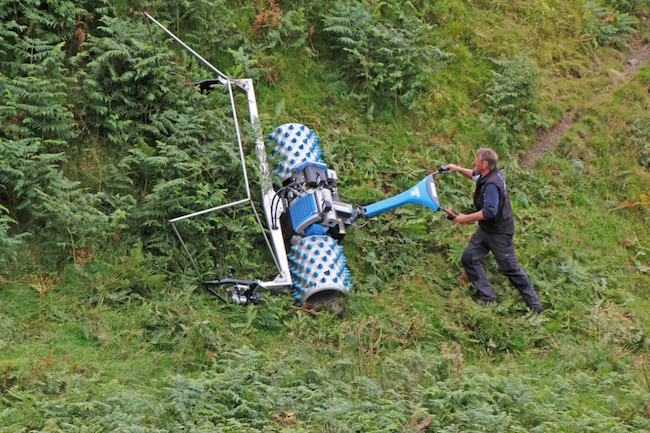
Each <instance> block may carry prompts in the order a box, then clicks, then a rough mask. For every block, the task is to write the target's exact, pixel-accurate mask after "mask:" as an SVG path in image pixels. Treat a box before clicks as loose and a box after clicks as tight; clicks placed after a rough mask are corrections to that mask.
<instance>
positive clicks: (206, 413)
mask: <svg viewBox="0 0 650 433" xmlns="http://www.w3.org/2000/svg"><path fill="white" fill-rule="evenodd" d="M431 3H434V4H431ZM505 3H507V4H505ZM141 7H145V8H146V11H147V12H148V13H150V14H152V15H153V16H155V17H156V18H157V19H159V20H160V21H161V22H163V23H164V24H165V25H166V26H168V28H170V29H171V30H172V31H173V32H175V33H176V34H178V35H179V36H180V37H182V38H183V40H184V41H186V42H187V43H188V44H189V45H191V46H192V47H194V48H195V49H197V50H198V51H199V52H200V53H201V55H203V56H204V57H205V58H206V59H209V60H210V61H211V62H212V63H214V64H215V65H217V67H219V68H220V70H222V71H224V72H225V73H227V74H228V75H229V76H232V77H238V78H241V77H250V78H253V79H254V82H255V86H256V91H257V99H258V105H259V108H260V114H261V126H262V128H263V130H264V132H265V135H266V133H268V132H269V131H270V130H271V128H272V127H274V126H277V125H279V124H282V123H286V122H294V121H295V122H300V123H304V124H306V125H308V126H309V127H311V128H314V129H315V131H316V133H317V134H318V135H319V136H320V140H321V141H320V143H321V145H322V147H323V159H324V160H325V161H326V162H327V163H328V166H330V167H331V168H333V169H335V170H337V172H338V176H339V181H338V185H339V190H340V193H341V196H342V197H343V198H344V199H345V200H347V201H349V202H351V203H354V204H358V205H361V204H368V203H371V202H374V201H376V200H379V199H382V198H385V197H388V196H391V195H393V194H396V193H398V192H400V191H402V190H404V189H406V188H408V187H410V186H411V185H413V184H414V183H415V182H416V181H418V180H419V179H421V178H422V177H424V176H425V175H426V174H427V173H430V172H431V171H432V170H433V169H434V168H435V167H437V166H439V165H441V164H444V163H457V164H459V165H463V166H470V165H471V161H472V159H473V154H474V151H475V150H476V149H477V148H478V147H481V146H486V145H487V146H491V147H493V148H495V149H496V150H497V152H498V153H499V155H500V157H501V162H500V168H501V169H502V171H503V172H504V174H505V176H506V178H507V180H508V185H509V188H510V194H511V200H512V204H513V210H514V213H515V219H516V221H515V222H516V229H517V233H516V235H515V241H516V248H517V254H518V258H519V261H520V263H521V264H522V267H524V269H525V270H526V271H527V272H528V274H529V276H530V277H531V280H532V282H533V284H534V285H535V288H536V290H537V292H538V293H539V295H540V298H541V300H542V303H543V305H544V307H545V311H544V313H542V314H541V315H530V314H529V312H528V311H527V309H526V307H525V305H524V303H523V302H522V301H521V300H520V299H518V296H517V293H516V291H515V290H514V289H513V288H512V286H510V285H509V284H508V282H507V280H506V279H505V278H503V277H502V276H500V275H499V274H498V271H497V267H496V263H494V261H493V260H492V259H491V258H488V259H487V260H486V268H487V270H488V272H489V274H490V278H491V280H492V281H493V282H494V285H495V289H496V290H497V292H498V294H499V296H500V299H499V302H498V303H497V304H494V305H491V306H489V307H486V308H482V307H479V306H478V305H476V304H475V303H474V302H473V301H472V296H473V288H472V286H471V284H470V283H469V282H468V281H467V278H466V276H465V275H464V273H463V271H462V267H461V266H460V256H461V253H462V251H463V249H464V248H465V245H466V243H467V240H468V238H469V236H470V235H471V233H472V232H473V230H474V227H472V226H460V227H459V226H456V225H451V224H449V223H448V222H447V221H446V220H444V218H443V217H442V216H440V215H438V214H437V213H436V214H432V213H429V212H428V211H424V210H423V209H421V208H415V207H403V208H400V209H397V210H395V211H392V212H390V213H386V214H383V215H381V216H379V217H376V218H373V219H370V220H369V221H367V222H366V223H364V224H363V225H360V226H357V227H353V228H351V229H350V230H349V233H348V234H347V236H346V238H345V240H344V241H343V242H342V245H343V246H344V251H345V254H346V256H347V258H348V267H349V268H350V271H351V279H352V283H353V290H352V292H351V293H350V295H349V296H348V297H347V299H346V305H345V307H346V308H345V311H344V312H343V313H342V314H340V315H337V314H334V313H332V312H328V311H319V312H314V311H309V310H305V309H302V308H298V307H296V306H294V305H293V304H292V302H291V301H292V299H291V297H290V296H289V295H286V296H284V295H279V296H265V297H264V298H263V300H262V302H261V303H260V304H259V305H255V306H246V307H236V306H233V305H226V304H222V303H219V302H218V300H217V299H215V298H214V297H210V296H208V295H207V294H206V293H205V292H204V290H203V289H202V288H201V287H200V286H199V284H198V282H197V279H196V276H195V274H194V270H193V268H192V266H191V265H190V263H188V262H187V260H186V259H185V257H184V253H183V251H182V249H181V248H179V245H178V243H177V240H176V238H175V236H174V233H173V231H172V230H171V229H170V226H169V224H168V220H169V219H170V218H172V217H176V216H179V215H182V214H186V213H190V212H194V211H198V210H201V209H205V208H210V207H214V206H218V205H220V204H222V203H224V202H225V201H227V200H232V199H238V198H240V197H242V194H244V191H245V189H244V188H245V186H244V185H243V183H242V179H241V172H240V167H239V155H238V154H237V152H236V147H235V144H234V140H233V137H234V127H233V125H232V123H231V122H230V118H231V114H232V113H231V111H230V110H231V109H230V102H229V100H228V95H227V93H225V92H223V91H213V92H211V93H209V94H201V93H200V92H199V91H197V89H196V88H195V87H194V86H192V85H189V84H188V83H192V82H196V81H198V80H201V79H205V78H210V77H212V72H211V71H209V70H207V69H206V68H204V67H203V66H202V65H200V64H199V63H198V62H197V61H196V60H195V59H193V58H192V57H191V56H190V55H188V53H187V52H185V51H184V50H182V48H181V47H179V46H178V45H177V44H175V43H173V41H171V40H170V38H168V37H167V36H166V35H164V34H163V33H162V32H160V31H159V30H158V29H156V28H153V27H152V28H149V27H148V26H147V24H146V22H145V20H143V17H142V15H141V13H140V12H141V10H139V8H141ZM649 11H650V5H649V4H648V2H647V1H646V0H626V1H613V0H600V1H590V2H586V3H585V2H582V1H566V2H559V1H554V0H543V1H539V0H536V1H532V0H531V1H528V0H518V1H516V2H498V1H491V0H484V1H483V0H475V1H471V2H467V1H461V0H445V1H439V2H424V1H395V2H375V1H352V2H348V1H345V2H344V1H330V2H303V1H281V2H280V1H274V0H256V1H253V2H246V1H228V2H226V1H225V0H218V1H207V0H201V1H196V2H167V1H162V0H154V1H151V2H147V3H146V6H140V5H134V4H133V2H126V1H117V2H107V1H104V0H93V1H81V2H69V1H65V0H52V1H47V2H36V1H34V2H24V1H21V2H18V1H9V0H5V1H0V16H1V17H2V20H1V24H0V52H1V53H2V60H1V61H0V102H1V104H0V107H1V108H0V122H1V124H2V128H1V129H0V140H1V143H0V249H1V251H0V252H1V256H0V331H1V333H0V431H2V432H5V431H6V432H33V431H43V432H46V431H47V432H52V431H54V432H68V431H84V432H100V431H119V432H162V431H173V432H177V431H178V432H181V431H183V432H207V431H210V432H212V431H233V432H241V431H295V432H303V431H304V432H313V431H322V432H333V431H340V432H347V431H363V432H370V431H378V432H379V431H381V432H385V431H412V432H422V431H435V432H456V431H463V432H472V431H476V432H486V431H489V432H505V431H508V432H524V431H526V432H528V431H535V432H554V431H562V432H573V431H575V432H602V431H608V432H610V431H611V432H632V431H649V430H650V373H649V371H650V343H649V342H650V340H649V338H650V332H649V330H650V314H649V313H648V311H649V309H648V297H649V295H650V278H649V276H648V272H649V269H650V259H649V253H650V249H649V247H648V245H650V230H649V228H650V209H649V207H650V198H649V195H648V194H649V191H650V147H649V145H648V143H649V142H650V115H648V106H649V104H650V90H649V89H650V66H648V65H647V64H646V63H645V62H643V61H641V60H639V61H638V62H637V63H636V64H635V65H629V63H628V60H629V59H630V58H636V57H638V56H633V55H632V54H631V53H635V52H645V51H637V50H641V48H639V47H647V44H648V28H647V24H648V12H649ZM643 49H646V48H643ZM631 66H633V67H631ZM238 98H241V96H239V97H238ZM238 101H239V102H242V103H243V102H244V101H243V100H241V99H238ZM567 113H570V114H567ZM238 115H239V118H240V119H245V118H246V113H244V112H240V113H238ZM241 123H242V125H241V126H242V129H243V132H244V136H245V143H246V150H247V152H249V153H250V156H251V157H250V158H249V162H250V167H249V168H250V171H251V173H252V174H251V179H253V181H254V182H256V175H257V173H256V167H255V166H254V161H255V158H254V157H252V152H253V139H254V137H253V134H252V128H251V127H250V125H247V123H246V122H245V121H243V120H242V121H241ZM557 125H560V126H557ZM554 127H555V128H562V129H561V130H562V133H561V134H560V133H557V131H558V130H559V129H555V130H554V129H553V128H554ZM551 131H556V133H555V134H554V135H553V133H552V132H551ZM545 134H551V135H552V136H553V139H552V141H547V142H544V141H543V140H544V137H545ZM547 137H548V136H547ZM438 188H439V191H438V192H439V194H440V199H441V201H442V202H443V205H444V206H446V207H449V208H451V209H453V210H456V211H463V212H464V211H467V210H469V209H470V208H471V194H472V192H473V185H472V184H471V183H470V182H468V181H466V180H464V179H462V178H461V177H460V176H457V177H455V176H453V175H450V176H442V177H441V178H440V179H439V181H438ZM253 189H255V193H256V194H257V190H258V188H257V186H256V185H254V188H253ZM181 229H182V230H183V236H184V238H185V239H188V240H189V242H188V248H189V249H190V250H191V252H192V254H193V256H194V257H195V258H196V260H197V264H198V266H199V267H200V269H201V270H205V272H206V275H210V276H216V277H224V276H227V275H231V274H232V275H233V276H235V277H238V278H272V277H273V272H274V269H273V266H272V262H271V260H270V257H269V256H268V254H267V253H266V251H265V245H264V242H263V240H262V239H260V238H261V236H260V235H259V233H258V231H257V228H256V225H255V223H254V219H253V216H252V215H251V214H250V212H248V211H246V210H242V211H232V212H231V211H228V212H223V213H217V214H211V215H210V216H207V217H205V218H201V219H196V220H192V221H190V222H187V224H184V225H183V226H182V227H181Z"/></svg>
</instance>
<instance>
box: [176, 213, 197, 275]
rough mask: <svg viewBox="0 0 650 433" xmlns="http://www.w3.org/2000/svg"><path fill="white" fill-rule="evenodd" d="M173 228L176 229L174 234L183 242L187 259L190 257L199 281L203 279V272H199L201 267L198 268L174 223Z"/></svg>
mask: <svg viewBox="0 0 650 433" xmlns="http://www.w3.org/2000/svg"><path fill="white" fill-rule="evenodd" d="M172 227H173V228H174V232H176V236H177V237H178V240H179V241H181V245H183V249H184V250H185V254H187V257H189V259H190V262H191V263H192V266H194V270H195V271H196V274H197V275H198V276H199V279H201V278H203V275H201V271H199V267H198V266H196V263H195V262H194V259H193V258H192V255H191V254H190V251H189V250H188V249H187V246H186V245H185V241H183V238H182V237H181V234H180V233H179V232H178V229H177V228H176V225H174V223H172Z"/></svg>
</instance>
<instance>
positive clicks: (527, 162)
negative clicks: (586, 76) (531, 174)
mask: <svg viewBox="0 0 650 433" xmlns="http://www.w3.org/2000/svg"><path fill="white" fill-rule="evenodd" d="M648 61H650V44H648V43H646V44H642V45H641V44H635V45H633V46H631V47H630V49H629V52H628V56H627V60H626V62H625V65H624V66H623V72H621V73H620V74H617V75H616V76H615V77H614V78H613V80H612V85H611V86H610V87H608V88H607V90H606V91H605V92H603V93H600V94H598V95H595V96H594V97H593V98H591V99H590V100H589V101H588V102H587V105H586V106H592V105H594V104H597V103H598V102H600V101H601V100H602V99H603V98H605V97H606V96H608V95H611V94H612V92H614V90H616V89H617V88H618V87H619V86H621V85H623V84H625V83H627V82H628V81H629V80H630V79H631V78H632V77H633V76H634V74H635V72H636V71H638V70H639V69H640V68H641V67H643V66H644V65H645V64H646V63H648ZM580 117H581V114H580V113H576V112H575V111H574V110H573V109H569V110H568V111H567V112H566V113H565V114H564V117H563V118H562V120H560V122H558V123H557V124H555V126H553V128H551V129H550V130H548V131H545V132H542V133H540V134H539V135H538V136H537V139H536V140H535V147H533V148H532V149H531V150H530V151H529V152H528V153H527V154H526V155H524V156H523V157H522V158H521V160H520V161H519V163H520V165H521V166H522V167H524V168H529V167H531V166H532V165H533V164H534V163H535V160H536V159H537V158H538V157H540V156H541V155H543V154H545V153H552V152H553V151H554V150H555V148H556V146H557V143H558V142H559V141H560V139H561V138H562V136H564V134H565V133H566V132H567V130H568V129H569V127H571V125H573V124H574V123H576V122H577V121H578V120H580Z"/></svg>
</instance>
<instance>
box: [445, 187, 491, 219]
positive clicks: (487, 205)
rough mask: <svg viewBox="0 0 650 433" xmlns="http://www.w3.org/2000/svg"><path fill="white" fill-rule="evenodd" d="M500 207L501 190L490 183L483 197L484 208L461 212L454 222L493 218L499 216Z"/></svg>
mask: <svg viewBox="0 0 650 433" xmlns="http://www.w3.org/2000/svg"><path fill="white" fill-rule="evenodd" d="M498 209H499V190H498V188H497V187H496V186H495V185H494V184H491V183H490V184H488V185H487V186H486V187H485V196H484V199H483V209H481V210H480V211H478V212H474V213H471V214H468V215H464V214H460V215H458V216H457V217H456V219H454V223H456V224H463V223H472V222H474V221H483V220H491V219H492V218H495V217H496V216H497V211H498Z"/></svg>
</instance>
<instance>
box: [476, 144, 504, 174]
mask: <svg viewBox="0 0 650 433" xmlns="http://www.w3.org/2000/svg"><path fill="white" fill-rule="evenodd" d="M476 156H478V157H479V158H481V161H483V162H487V163H488V167H489V168H490V170H492V169H494V167H496V166H497V162H499V155H497V153H496V152H495V151H494V150H492V149H490V148H489V147H481V148H480V149H479V150H477V151H476Z"/></svg>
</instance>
